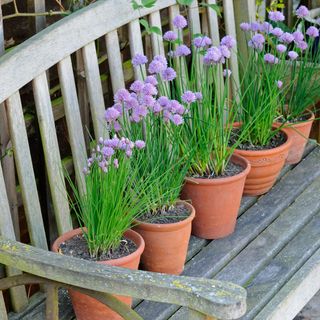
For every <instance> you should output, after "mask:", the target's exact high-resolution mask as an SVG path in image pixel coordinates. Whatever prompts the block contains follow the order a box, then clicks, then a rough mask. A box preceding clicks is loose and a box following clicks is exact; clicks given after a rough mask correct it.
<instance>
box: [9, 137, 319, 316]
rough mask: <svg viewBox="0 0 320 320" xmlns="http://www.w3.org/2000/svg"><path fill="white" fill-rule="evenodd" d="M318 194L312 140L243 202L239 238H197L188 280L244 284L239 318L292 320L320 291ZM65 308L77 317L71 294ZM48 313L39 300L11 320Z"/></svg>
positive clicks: (183, 312) (161, 312)
mask: <svg viewBox="0 0 320 320" xmlns="http://www.w3.org/2000/svg"><path fill="white" fill-rule="evenodd" d="M319 190H320V148H319V147H315V144H313V143H310V144H309V145H308V146H307V149H306V152H305V158H304V160H303V161H302V162H301V163H300V164H298V165H297V166H295V167H293V166H286V167H285V168H284V169H283V171H282V173H281V176H280V177H279V181H278V183H277V184H276V185H275V186H274V188H273V189H272V190H271V191H270V192H269V193H268V194H266V195H264V196H262V197H260V198H254V197H245V198H244V199H243V201H242V205H241V210H240V215H239V218H238V224H237V228H236V231H235V233H234V234H233V235H231V236H229V237H227V238H225V239H221V240H214V241H208V240H204V239H199V238H196V237H194V236H192V238H191V241H190V245H189V251H188V261H187V263H186V266H185V270H184V272H183V275H187V276H193V277H205V278H213V279H216V280H223V281H230V282H233V283H236V284H238V285H241V286H243V287H245V288H246V290H247V309H248V310H247V313H246V315H245V316H244V317H243V318H241V319H246V320H249V319H257V320H258V319H259V320H266V319H279V320H280V319H281V320H285V319H292V318H293V317H294V316H295V315H296V314H297V313H298V312H299V311H300V310H301V308H302V307H303V306H304V305H305V304H306V303H307V302H308V301H309V299H311V297H312V296H313V295H314V294H315V293H316V292H317V291H318V290H320V280H319V279H320V236H319V230H320V201H319ZM38 299H39V298H38ZM39 301H40V300H39ZM40 302H41V301H40ZM60 306H61V314H60V316H61V317H60V319H64V320H71V319H74V316H73V313H72V307H71V304H70V302H69V301H68V298H67V295H66V293H65V292H61V296H60ZM134 307H135V310H136V311H137V312H138V313H139V314H140V315H141V316H142V317H143V319H145V320H167V319H170V320H185V319H190V320H192V319H191V318H190V316H189V317H188V313H187V312H188V309H187V308H184V307H182V308H179V306H176V305H170V304H164V303H156V302H151V301H147V300H135V301H134ZM44 309H45V307H44V304H43V303H42V304H41V303H39V304H38V305H37V307H36V308H32V309H30V313H29V314H24V315H23V317H22V315H21V316H20V317H18V316H16V315H15V316H12V317H10V319H11V320H18V319H21V320H22V319H26V320H28V319H30V320H31V319H32V320H40V319H44Z"/></svg>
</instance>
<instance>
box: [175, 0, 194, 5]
mask: <svg viewBox="0 0 320 320" xmlns="http://www.w3.org/2000/svg"><path fill="white" fill-rule="evenodd" d="M177 2H178V3H179V4H181V5H182V6H190V5H191V3H192V2H193V0H177Z"/></svg>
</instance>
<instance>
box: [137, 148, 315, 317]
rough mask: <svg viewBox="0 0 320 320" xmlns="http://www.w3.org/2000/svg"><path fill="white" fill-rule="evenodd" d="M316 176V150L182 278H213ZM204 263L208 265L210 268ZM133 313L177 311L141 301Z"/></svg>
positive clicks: (189, 266)
mask: <svg viewBox="0 0 320 320" xmlns="http://www.w3.org/2000/svg"><path fill="white" fill-rule="evenodd" d="M310 170H312V172H313V175H307V176H306V174H305V173H306V172H308V171H310ZM319 176H320V149H319V148H316V149H314V150H313V151H312V152H311V153H310V154H309V155H308V156H307V157H306V158H305V159H304V160H303V162H301V163H300V164H299V165H297V166H296V167H295V168H294V169H292V170H291V171H290V172H288V174H286V175H285V176H284V177H283V178H282V179H281V180H280V181H279V182H278V184H277V185H276V186H275V187H274V188H273V189H272V190H271V191H269V193H267V194H266V195H264V196H263V197H261V198H260V199H259V200H258V201H257V202H256V203H255V204H254V205H253V206H252V207H250V208H249V209H248V210H247V211H246V212H245V213H244V214H243V215H241V216H240V218H239V219H238V222H237V227H236V231H235V233H234V234H232V235H231V236H229V237H227V238H225V239H220V240H215V241H212V242H210V243H209V244H208V245H207V246H206V247H204V248H203V249H202V250H201V251H200V252H199V253H198V254H197V255H196V256H194V257H193V258H192V259H191V260H190V261H189V262H188V263H187V265H186V266H185V270H184V272H183V274H185V275H191V276H195V277H206V278H211V277H213V276H214V275H215V274H217V273H218V272H219V271H220V270H221V269H222V268H223V267H224V266H225V265H226V264H227V263H228V262H230V261H231V260H232V259H233V258H234V257H236V256H237V254H238V253H239V252H240V251H241V250H243V249H244V248H245V247H246V246H247V244H248V243H250V242H251V241H252V240H253V239H254V238H255V237H256V236H257V235H259V233H261V231H262V230H264V229H265V228H266V227H267V226H268V225H269V224H270V223H271V222H272V221H273V220H274V219H275V218H276V217H278V216H279V214H280V213H281V212H282V211H283V210H284V209H285V208H286V207H287V206H289V205H290V204H291V203H292V202H294V200H295V199H296V198H297V197H298V196H299V194H301V193H302V192H303V191H304V189H305V188H306V187H308V186H309V185H310V184H311V183H312V182H313V181H314V180H315V179H316V178H317V177H319ZM297 181H299V184H297ZM207 261H210V264H209V265H208V263H207ZM136 309H137V311H138V313H139V314H140V315H141V316H142V317H144V318H145V319H153V320H164V319H167V318H168V317H170V315H172V314H173V313H174V312H175V311H176V310H177V309H178V308H177V307H176V306H174V305H165V304H161V303H154V302H150V301H143V302H142V303H140V304H139V305H138V306H137V307H136Z"/></svg>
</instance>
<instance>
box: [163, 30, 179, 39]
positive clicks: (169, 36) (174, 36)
mask: <svg viewBox="0 0 320 320" xmlns="http://www.w3.org/2000/svg"><path fill="white" fill-rule="evenodd" d="M163 39H164V40H166V41H175V40H177V39H178V35H177V34H176V33H175V32H173V31H171V30H170V31H167V32H166V33H165V34H164V35H163Z"/></svg>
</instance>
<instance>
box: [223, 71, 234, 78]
mask: <svg viewBox="0 0 320 320" xmlns="http://www.w3.org/2000/svg"><path fill="white" fill-rule="evenodd" d="M231 74H232V71H231V70H230V69H224V70H223V76H224V77H225V78H230V76H231Z"/></svg>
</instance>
